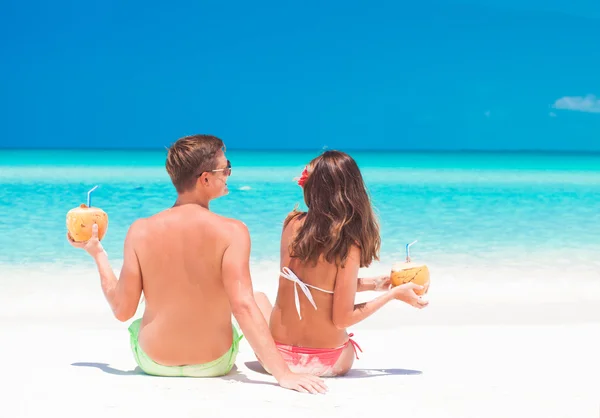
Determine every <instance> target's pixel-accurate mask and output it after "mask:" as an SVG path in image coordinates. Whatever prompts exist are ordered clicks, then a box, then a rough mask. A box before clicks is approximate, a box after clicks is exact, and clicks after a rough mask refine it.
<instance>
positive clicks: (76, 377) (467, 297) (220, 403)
mask: <svg viewBox="0 0 600 418" xmlns="http://www.w3.org/2000/svg"><path fill="white" fill-rule="evenodd" d="M117 267H118V266H117ZM73 270H74V269H73ZM116 270H117V269H116ZM369 272H370V271H369V269H367V271H365V274H367V273H369ZM49 273H52V272H51V271H47V270H46V271H45V272H29V275H28V274H27V273H25V272H24V271H19V270H15V271H14V272H12V273H10V276H9V278H10V279H14V280H15V281H17V280H39V279H41V277H40V276H43V277H44V278H45V279H46V280H50V281H52V283H51V284H50V283H49V284H48V286H47V287H45V289H44V290H43V291H42V290H41V289H38V290H34V289H32V290H31V291H30V292H27V293H23V292H13V293H12V294H11V292H10V291H7V289H4V288H3V289H2V293H1V296H0V338H1V340H2V341H4V344H3V352H4V356H3V357H4V358H5V359H9V360H8V361H7V362H6V364H5V366H4V370H3V381H4V382H5V385H6V386H5V389H4V393H5V395H7V396H6V398H5V401H4V402H3V413H2V415H3V416H6V417H26V416H27V417H31V416H42V415H46V414H49V413H52V412H54V413H60V414H61V416H65V417H71V416H72V417H75V416H81V415H86V416H93V417H95V416H98V417H103V416H111V417H128V416H132V414H134V416H142V414H146V413H147V414H152V415H155V414H157V413H168V414H169V415H173V416H178V417H179V416H180V417H195V416H211V417H212V416H215V417H220V416H230V415H231V413H234V414H238V415H240V414H243V415H247V414H250V416H259V415H260V416H265V417H275V416H280V415H281V414H285V415H286V416H292V417H296V416H298V417H300V416H304V415H306V414H310V415H312V416H342V415H350V416H353V415H354V414H365V413H371V414H372V413H379V414H382V415H386V416H387V415H389V414H392V412H391V411H389V410H388V409H391V410H392V411H393V413H398V414H402V415H404V416H412V417H481V416H485V417H508V416H518V417H531V416H544V417H565V418H566V417H582V418H583V417H590V418H591V417H597V416H598V411H599V408H600V403H599V402H600V398H599V395H600V384H599V382H600V379H599V376H600V358H599V356H598V353H599V352H600V341H599V339H598V335H600V312H599V309H598V306H599V303H600V286H598V285H593V286H592V285H590V286H588V287H587V288H585V289H583V288H580V290H583V291H576V289H575V288H573V286H566V285H564V284H562V285H561V284H555V288H554V289H553V292H551V291H549V289H548V287H547V286H541V287H540V286H538V288H537V289H536V286H535V285H533V284H530V285H524V286H517V285H515V286H514V288H515V291H514V292H499V293H498V294H496V295H491V294H490V292H489V291H484V289H482V288H479V289H477V288H476V287H475V289H469V286H468V283H461V285H464V286H465V292H464V294H462V295H459V294H460V292H456V291H455V290H454V291H453V290H452V289H451V288H449V287H446V286H444V285H442V284H440V285H439V286H436V283H435V276H433V277H432V286H431V289H430V300H431V302H430V306H428V307H427V308H426V309H423V310H416V309H413V308H411V307H409V306H407V305H403V304H401V303H395V304H389V305H387V306H385V307H384V308H383V309H382V310H381V311H380V312H378V313H377V314H376V315H374V316H373V317H371V318H369V319H367V320H365V321H364V322H362V323H360V324H358V325H357V326H354V327H352V328H351V329H350V331H352V332H354V334H355V336H354V338H355V340H356V341H357V343H358V344H359V345H360V347H361V349H362V352H359V353H358V355H359V359H358V360H356V361H355V363H354V368H353V370H352V371H351V372H350V373H349V374H348V375H347V376H345V377H343V378H328V379H327V380H326V382H327V385H328V386H329V392H328V393H327V394H325V395H308V394H300V393H296V392H292V391H288V390H284V389H282V388H280V387H278V386H276V382H275V380H274V379H273V378H272V377H271V376H269V375H266V374H265V373H264V372H263V371H262V369H261V368H260V366H259V365H258V363H257V362H256V359H255V357H254V355H253V352H252V349H251V347H250V346H249V345H248V342H247V341H246V340H245V339H244V340H242V344H241V347H240V353H239V355H238V358H237V361H236V367H235V369H234V370H233V371H232V372H231V373H230V374H229V375H228V376H225V377H222V378H212V379H192V378H163V377H153V376H147V375H145V374H144V373H143V372H141V371H140V370H139V369H138V368H137V365H136V364H135V362H134V360H133V357H132V355H131V350H130V347H129V335H128V333H127V329H126V328H127V325H128V323H129V321H128V322H127V323H120V322H119V321H117V320H116V319H114V318H112V316H111V312H110V309H109V307H108V305H107V304H106V303H105V301H104V296H103V295H102V292H101V289H100V286H99V280H98V277H97V274H96V272H95V270H94V269H93V268H86V269H84V268H82V269H80V270H78V271H63V272H60V271H56V272H53V273H54V274H49ZM13 275H14V276H13ZM71 275H72V276H71ZM69 276H71V277H69ZM257 290H265V291H266V292H267V293H268V294H269V296H270V297H272V295H273V293H274V291H275V289H274V288H272V287H271V288H265V287H262V288H260V289H257ZM544 290H545V291H544ZM511 294H512V295H513V296H512V297H511V296H510V295H511ZM373 296H374V292H365V293H363V294H360V295H359V299H360V300H363V299H368V298H371V297H373ZM142 309H143V305H141V306H140V309H139V310H138V314H137V315H136V317H137V316H139V315H141V314H142V312H143V310H142ZM386 410H387V412H386Z"/></svg>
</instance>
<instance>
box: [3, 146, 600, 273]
mask: <svg viewBox="0 0 600 418" xmlns="http://www.w3.org/2000/svg"><path fill="white" fill-rule="evenodd" d="M316 155H318V152H262V151H261V152H258V151H235V150H233V151H228V152H227V157H228V158H229V159H230V160H231V162H232V165H233V174H232V176H231V178H230V179H229V181H228V184H229V188H230V194H229V195H228V196H225V197H223V198H220V199H217V200H215V201H214V202H213V203H212V206H211V209H212V210H214V211H215V212H217V213H219V214H222V215H224V216H231V217H236V218H238V219H241V220H242V221H244V222H245V223H246V224H247V225H248V227H249V229H250V233H251V236H252V244H253V248H252V260H253V262H269V263H277V262H278V251H279V236H280V233H281V226H282V221H283V219H284V217H285V216H286V214H287V213H288V212H289V211H290V210H291V209H293V208H294V206H295V205H296V204H299V205H300V207H303V202H302V193H301V189H300V187H298V186H297V184H296V183H295V181H294V177H296V176H299V175H300V172H301V171H302V168H303V167H304V165H305V164H306V163H307V162H308V161H309V160H310V159H311V158H313V157H314V156H316ZM351 155H353V157H354V158H355V159H356V160H357V162H358V163H359V166H360V167H361V169H362V171H363V175H364V177H365V180H366V182H367V186H368V188H369V190H370V193H371V196H372V200H373V203H374V206H375V207H376V211H377V214H378V216H379V219H380V223H381V230H382V252H381V262H382V263H392V262H394V261H396V260H400V259H402V258H403V254H404V245H405V244H406V243H407V242H411V241H413V240H418V241H419V242H418V243H417V244H416V245H415V246H414V247H413V254H414V258H415V259H417V260H420V261H427V262H428V263H432V264H434V265H439V266H446V267H453V268H455V269H460V268H464V267H469V266H478V267H479V268H481V269H506V268H509V270H507V271H511V272H512V273H511V274H514V273H516V272H519V273H518V274H526V272H527V269H531V268H539V267H545V269H544V271H545V272H546V273H544V274H551V273H552V271H553V270H556V271H560V270H559V269H565V268H566V267H565V266H568V265H570V264H576V265H577V267H578V269H579V271H580V272H583V273H587V274H588V275H589V276H591V277H596V278H600V275H599V272H600V264H599V261H598V258H599V257H598V254H600V155H598V154H564V155H560V154H542V153H540V154H536V153H474V152H466V153H459V152H456V153H454V152H453V153H401V152H397V153H395V152H351ZM164 158H165V151H164V150H158V151H62V150H61V151H58V150H53V151H21V150H0V248H1V249H2V251H1V252H0V268H1V266H5V267H6V266H11V267H18V266H28V267H32V268H36V266H40V268H43V267H42V266H44V265H46V264H48V263H52V264H55V265H56V264H61V265H65V266H69V265H80V264H82V263H89V260H88V259H87V257H86V256H85V255H84V254H83V252H82V251H78V250H75V249H73V248H71V247H70V246H69V245H68V243H67V242H66V239H65V233H66V229H65V215H66V213H67V212H68V211H69V210H70V209H71V208H73V207H75V206H78V205H79V204H80V203H84V202H85V200H86V194H87V191H88V190H89V189H91V188H92V187H93V186H95V185H99V186H100V187H99V188H98V189H97V190H96V191H95V192H94V194H93V205H94V206H98V207H101V208H102V209H104V210H105V211H106V212H107V213H108V215H109V217H110V220H109V228H108V234H107V236H106V238H105V240H104V245H105V248H106V249H107V251H108V253H109V255H110V256H111V259H113V260H115V261H116V260H120V259H121V257H122V245H123V239H124V237H125V233H126V231H127V228H128V227H129V225H130V224H131V223H132V222H133V221H134V220H135V219H136V218H139V217H146V216H149V215H151V214H153V213H155V212H157V211H160V210H162V209H165V208H167V207H169V206H171V205H172V204H173V202H174V200H175V192H174V188H173V187H172V185H171V183H170V180H169V177H168V175H167V174H166V171H165V169H164ZM198 233H199V234H201V233H202V231H198ZM0 271H1V270H0ZM548 272H549V273H548Z"/></svg>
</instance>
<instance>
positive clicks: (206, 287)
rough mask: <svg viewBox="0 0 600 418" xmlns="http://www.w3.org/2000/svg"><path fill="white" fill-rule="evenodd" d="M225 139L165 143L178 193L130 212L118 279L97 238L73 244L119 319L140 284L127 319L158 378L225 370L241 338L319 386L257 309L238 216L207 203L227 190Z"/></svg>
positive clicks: (142, 360) (134, 342)
mask: <svg viewBox="0 0 600 418" xmlns="http://www.w3.org/2000/svg"><path fill="white" fill-rule="evenodd" d="M224 150H225V146H224V144H223V142H222V141H221V140H220V139H219V138H216V137H214V136H210V135H194V136H188V137H184V138H181V139H179V140H178V141H177V142H175V143H174V144H173V145H172V146H171V148H170V149H169V151H168V156H167V161H166V169H167V172H168V173H169V176H170V177H171V180H172V182H173V185H174V186H175V188H176V190H177V201H176V202H175V205H174V206H173V207H172V208H169V209H166V210H164V211H162V212H159V213H157V214H156V215H153V216H151V217H149V218H145V219H138V220H136V221H135V222H134V223H133V224H132V225H131V227H130V228H129V231H128V232H127V236H126V237H125V246H124V254H123V258H124V260H123V267H122V269H121V273H120V277H119V279H118V280H117V278H116V276H115V274H114V273H113V270H112V268H111V266H110V263H109V260H108V256H107V254H106V252H105V251H104V249H103V248H102V245H101V243H100V242H99V240H98V238H97V225H94V228H93V231H94V232H93V237H92V238H91V239H90V240H89V241H87V242H85V243H76V242H74V241H73V240H72V239H71V237H70V236H69V235H68V234H67V236H68V239H69V241H70V242H71V244H72V245H73V246H74V247H77V248H83V249H85V250H86V251H87V252H88V253H89V254H90V255H91V256H92V257H93V258H94V261H95V262H96V265H97V267H98V271H99V273H100V280H101V283H102V290H103V291H104V295H105V296H106V299H107V301H108V303H109V304H110V306H111V308H112V310H113V313H114V315H115V317H116V318H117V319H118V320H120V321H123V322H124V321H128V320H129V319H131V318H132V317H133V315H134V314H135V312H136V310H137V307H138V303H139V301H140V297H141V294H142V290H143V292H144V297H145V303H146V308H145V311H144V315H143V317H142V318H141V319H138V320H137V321H134V322H133V323H132V324H131V326H130V327H129V331H130V334H131V346H132V350H133V353H134V357H135V359H136V362H137V363H138V365H139V366H140V368H141V369H142V370H143V371H144V372H146V373H148V374H153V375H159V376H192V377H212V376H222V375H225V374H227V373H228V372H229V371H230V370H231V368H232V367H233V364H234V362H235V359H236V355H237V352H238V344H239V341H240V339H241V337H240V336H239V335H238V332H237V328H236V327H235V326H234V325H233V324H232V318H231V315H232V314H233V315H234V316H235V318H236V319H237V322H238V323H239V325H240V327H241V329H242V331H243V333H244V336H245V337H246V338H247V339H248V342H249V343H250V346H251V347H252V349H253V350H254V352H255V353H256V355H257V356H258V357H260V358H261V360H262V361H263V363H264V364H265V366H266V367H268V369H269V371H271V373H272V375H273V376H274V377H275V379H277V382H278V383H279V385H280V386H282V387H284V388H288V389H293V390H297V391H299V392H310V393H324V392H325V391H326V389H327V388H326V386H325V384H324V383H323V381H322V380H321V379H319V378H315V377H314V376H311V375H304V374H295V373H292V372H291V371H290V369H289V368H288V366H287V365H286V363H285V362H284V361H283V359H282V357H281V355H280V354H279V352H278V350H277V349H276V347H275V343H274V341H273V338H272V337H271V333H270V332H269V328H268V325H267V323H266V321H265V319H264V317H263V315H262V314H261V311H260V310H259V308H258V306H257V304H256V302H255V299H254V294H253V290H252V282H251V278H250V267H249V261H250V235H249V232H248V229H247V227H246V226H245V225H244V224H243V223H242V222H240V221H237V220H234V219H229V218H225V217H222V216H219V215H217V214H215V213H213V212H211V211H210V210H209V202H210V201H211V200H212V199H215V198H218V197H220V196H223V195H226V194H227V193H228V189H227V178H228V177H229V175H231V164H230V163H229V161H228V160H227V159H226V158H225V153H224Z"/></svg>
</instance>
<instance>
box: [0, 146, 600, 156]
mask: <svg viewBox="0 0 600 418" xmlns="http://www.w3.org/2000/svg"><path fill="white" fill-rule="evenodd" d="M163 150H164V151H166V150H167V148H166V147H156V148H72V147H52V148H51V147H35V148H22V147H2V146H0V152H2V151H90V152H94V151H138V152H155V151H163ZM326 150H340V151H343V150H345V151H348V152H366V153H377V152H395V153H407V154H410V153H431V154H433V153H444V154H452V153H455V154H458V153H465V154H467V153H472V154H475V153H484V154H501V153H504V154H571V155H573V154H600V150H582V149H569V150H557V149H535V148H523V149H501V148H498V149H477V148H456V149H452V148H443V149H428V148H381V149H366V148H364V149H361V148H343V147H336V148H329V147H322V148H314V149H311V148H287V149H283V148H235V147H233V148H229V147H227V149H226V152H227V151H242V152H290V153H294V152H323V151H326Z"/></svg>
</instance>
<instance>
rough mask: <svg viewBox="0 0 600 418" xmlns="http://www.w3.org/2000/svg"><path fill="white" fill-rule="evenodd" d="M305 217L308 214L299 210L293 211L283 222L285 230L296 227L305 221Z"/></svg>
mask: <svg viewBox="0 0 600 418" xmlns="http://www.w3.org/2000/svg"><path fill="white" fill-rule="evenodd" d="M305 216H306V212H301V211H299V210H297V209H294V210H292V211H291V212H290V213H288V215H287V216H286V217H285V220H284V221H283V229H286V228H287V227H288V226H294V225H296V224H298V223H299V222H300V221H302V219H304V217H305Z"/></svg>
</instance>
